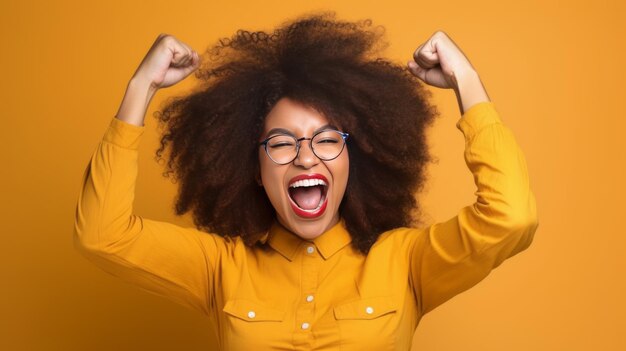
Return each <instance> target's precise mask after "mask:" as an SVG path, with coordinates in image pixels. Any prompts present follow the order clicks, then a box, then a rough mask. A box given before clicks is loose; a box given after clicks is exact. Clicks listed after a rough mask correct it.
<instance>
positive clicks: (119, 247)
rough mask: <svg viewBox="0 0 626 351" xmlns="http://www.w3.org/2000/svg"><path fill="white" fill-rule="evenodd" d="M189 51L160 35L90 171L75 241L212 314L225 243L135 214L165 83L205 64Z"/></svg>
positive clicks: (113, 268)
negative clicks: (156, 103) (149, 133)
mask: <svg viewBox="0 0 626 351" xmlns="http://www.w3.org/2000/svg"><path fill="white" fill-rule="evenodd" d="M185 50H186V49H185V48H184V46H182V44H181V43H180V42H178V41H177V40H175V39H173V38H172V37H169V36H164V35H161V36H159V38H157V41H156V42H155V44H154V45H153V46H152V48H151V49H150V52H149V53H148V55H146V58H144V60H143V62H142V64H141V66H140V68H139V69H138V70H137V72H136V73H135V75H134V76H133V79H132V80H131V83H129V85H128V89H127V92H126V95H125V97H124V100H123V103H122V105H121V106H120V110H119V112H118V115H117V118H112V119H111V122H110V124H109V126H108V128H107V130H106V132H105V133H104V136H103V138H102V140H101V142H100V143H99V144H98V146H97V147H96V149H95V151H94V153H93V155H92V156H91V159H90V161H89V163H88V165H87V168H86V170H85V173H84V177H83V184H82V188H81V190H80V193H79V196H78V202H77V207H76V217H75V225H74V244H75V247H76V249H77V250H79V251H80V252H81V253H83V254H84V255H85V256H86V257H87V258H88V259H90V260H91V261H92V262H94V263H95V264H96V265H98V266H99V267H101V268H102V269H104V270H105V271H107V272H109V273H111V274H113V275H115V276H118V277H120V278H122V279H123V280H125V281H127V282H130V283H133V284H136V285H138V286H140V287H141V288H143V289H145V290H147V291H150V292H152V293H156V294H158V295H160V296H164V297H167V298H169V299H171V300H174V301H176V302H178V303H180V304H183V305H185V306H188V307H191V308H194V309H197V310H199V311H201V312H203V313H205V314H208V313H209V312H210V310H211V305H212V296H213V292H212V289H213V286H215V284H214V282H213V281H212V280H213V279H214V274H213V272H214V269H215V265H216V262H217V259H218V255H219V254H220V252H223V251H222V250H223V249H224V247H223V245H224V240H222V238H221V237H218V236H216V235H212V234H206V233H203V232H200V231H198V230H196V229H194V228H183V227H179V226H176V225H174V224H171V223H166V222H159V221H154V220H150V219H146V218H143V217H140V216H137V215H135V214H134V213H133V200H134V195H135V182H136V178H137V171H138V164H137V160H138V146H139V142H140V139H141V136H142V134H143V133H144V130H145V126H144V125H143V118H144V115H145V112H146V109H147V107H148V104H149V102H150V99H151V98H152V96H153V95H154V93H155V92H156V91H157V89H158V88H160V87H164V86H167V85H168V84H169V85H171V84H175V83H176V82H178V81H180V80H182V79H183V78H184V77H186V76H187V75H188V74H189V73H190V72H191V71H193V69H195V67H197V66H198V58H197V54H195V53H193V52H191V53H189V52H186V53H184V54H182V53H181V52H182V51H185ZM168 59H169V60H170V61H167V60H168ZM165 63H168V65H167V66H166V65H165ZM141 89H143V90H141Z"/></svg>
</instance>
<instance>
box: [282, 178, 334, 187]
mask: <svg viewBox="0 0 626 351" xmlns="http://www.w3.org/2000/svg"><path fill="white" fill-rule="evenodd" d="M316 185H323V186H327V185H328V184H326V182H325V181H323V180H321V179H304V180H298V181H297V182H293V183H291V184H290V185H289V187H290V188H298V187H302V186H304V187H307V186H316Z"/></svg>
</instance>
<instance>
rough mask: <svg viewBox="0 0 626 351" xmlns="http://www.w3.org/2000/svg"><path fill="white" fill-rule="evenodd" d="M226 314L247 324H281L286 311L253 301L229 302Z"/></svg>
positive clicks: (225, 308)
mask: <svg viewBox="0 0 626 351" xmlns="http://www.w3.org/2000/svg"><path fill="white" fill-rule="evenodd" d="M223 310H224V312H226V313H228V314H229V315H231V316H233V317H237V318H239V319H241V320H244V321H247V322H281V321H282V320H283V318H284V317H285V311H283V310H281V309H278V308H273V307H269V306H265V305H263V304H261V303H259V302H256V301H251V300H229V301H228V302H227V303H226V305H225V306H224V309H223Z"/></svg>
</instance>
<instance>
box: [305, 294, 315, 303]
mask: <svg viewBox="0 0 626 351" xmlns="http://www.w3.org/2000/svg"><path fill="white" fill-rule="evenodd" d="M313 299H314V297H313V295H309V296H307V297H306V301H307V302H313Z"/></svg>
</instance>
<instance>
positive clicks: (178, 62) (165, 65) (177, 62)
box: [133, 34, 200, 90]
mask: <svg viewBox="0 0 626 351" xmlns="http://www.w3.org/2000/svg"><path fill="white" fill-rule="evenodd" d="M199 66H200V57H199V56H198V53H196V52H195V51H194V50H193V49H191V47H189V46H188V45H187V44H185V43H183V42H182V41H180V40H178V39H176V38H175V37H173V36H171V35H167V34H160V35H159V36H158V37H157V39H156V40H155V42H154V44H152V47H151V48H150V50H149V51H148V53H147V54H146V56H145V57H144V59H143V60H142V61H141V64H140V65H139V67H138V68H137V70H136V71H135V74H134V75H133V79H137V80H141V81H144V82H147V83H149V84H150V87H151V88H152V89H155V90H157V89H160V88H166V87H169V86H171V85H174V84H176V83H178V82H180V81H181V80H183V79H185V77H187V76H188V75H189V74H191V72H193V71H195V70H196V69H197V68H198V67H199Z"/></svg>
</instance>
